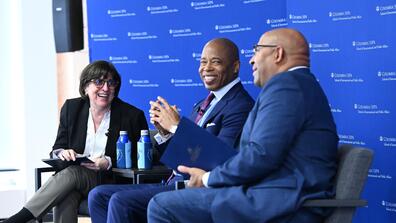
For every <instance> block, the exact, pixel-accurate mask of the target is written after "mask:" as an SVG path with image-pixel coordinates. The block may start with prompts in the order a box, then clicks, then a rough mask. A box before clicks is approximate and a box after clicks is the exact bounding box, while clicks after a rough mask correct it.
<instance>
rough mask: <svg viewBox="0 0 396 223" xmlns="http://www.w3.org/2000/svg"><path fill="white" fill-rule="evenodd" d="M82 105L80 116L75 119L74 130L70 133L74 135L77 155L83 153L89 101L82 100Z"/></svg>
mask: <svg viewBox="0 0 396 223" xmlns="http://www.w3.org/2000/svg"><path fill="white" fill-rule="evenodd" d="M82 102H83V105H82V109H81V113H80V115H79V116H78V117H77V119H76V122H75V124H74V126H73V128H75V129H74V130H73V129H72V130H71V132H73V133H74V137H72V139H71V140H73V138H74V139H75V140H76V144H77V145H78V147H77V148H74V149H76V150H78V151H76V152H77V153H81V154H82V153H84V150H85V142H86V137H87V124H88V115H89V100H83V101H82Z"/></svg>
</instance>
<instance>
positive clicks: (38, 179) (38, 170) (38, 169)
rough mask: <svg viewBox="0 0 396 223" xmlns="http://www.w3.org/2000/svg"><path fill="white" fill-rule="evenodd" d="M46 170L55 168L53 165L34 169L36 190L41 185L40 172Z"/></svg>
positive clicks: (50, 170)
mask: <svg viewBox="0 0 396 223" xmlns="http://www.w3.org/2000/svg"><path fill="white" fill-rule="evenodd" d="M46 172H55V169H54V168H53V167H39V168H35V169H34V176H35V178H34V179H35V190H36V191H37V190H38V189H39V188H40V187H41V173H46Z"/></svg>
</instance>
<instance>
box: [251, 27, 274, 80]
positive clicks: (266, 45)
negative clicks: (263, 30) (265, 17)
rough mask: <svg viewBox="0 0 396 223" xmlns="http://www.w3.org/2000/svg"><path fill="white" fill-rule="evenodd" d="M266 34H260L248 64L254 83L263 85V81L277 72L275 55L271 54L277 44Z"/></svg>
mask: <svg viewBox="0 0 396 223" xmlns="http://www.w3.org/2000/svg"><path fill="white" fill-rule="evenodd" d="M270 39H271V38H268V37H267V35H266V34H264V35H263V36H261V38H260V40H259V42H258V43H257V47H256V48H255V50H254V55H253V57H252V58H251V59H250V64H251V65H252V69H253V78H254V84H255V85H256V86H259V87H263V86H264V85H265V83H267V81H268V80H269V79H270V78H271V77H272V76H273V75H274V74H275V73H277V69H278V68H277V66H276V63H275V59H276V58H275V57H274V56H273V53H274V51H275V50H276V49H277V46H276V45H274V43H273V41H271V40H270Z"/></svg>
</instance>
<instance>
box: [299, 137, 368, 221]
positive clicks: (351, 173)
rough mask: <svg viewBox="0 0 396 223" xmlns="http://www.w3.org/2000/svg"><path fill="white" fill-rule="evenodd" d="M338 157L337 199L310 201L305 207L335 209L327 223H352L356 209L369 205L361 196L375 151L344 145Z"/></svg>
mask: <svg viewBox="0 0 396 223" xmlns="http://www.w3.org/2000/svg"><path fill="white" fill-rule="evenodd" d="M338 157H339V162H338V171H337V177H336V179H335V181H336V196H335V198H334V199H322V200H308V201H306V202H305V203H304V204H303V206H304V207H333V208H334V211H333V213H332V214H331V215H330V216H329V217H327V218H326V219H325V221H324V222H325V223H350V222H352V219H353V216H354V214H355V210H356V207H362V206H366V205H367V201H365V200H361V199H360V194H361V192H362V190H363V187H364V184H365V182H366V178H367V174H368V169H369V168H370V165H371V161H372V159H373V151H372V150H369V149H366V148H361V147H353V146H350V145H342V146H341V147H340V148H339V151H338Z"/></svg>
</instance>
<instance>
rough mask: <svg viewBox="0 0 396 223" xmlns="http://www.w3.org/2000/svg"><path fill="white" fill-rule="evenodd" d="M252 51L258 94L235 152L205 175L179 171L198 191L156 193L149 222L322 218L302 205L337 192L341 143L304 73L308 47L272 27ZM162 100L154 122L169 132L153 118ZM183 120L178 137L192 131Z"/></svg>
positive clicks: (323, 103) (308, 75)
mask: <svg viewBox="0 0 396 223" xmlns="http://www.w3.org/2000/svg"><path fill="white" fill-rule="evenodd" d="M254 52H255V54H254V56H253V57H252V59H251V60H250V63H251V64H252V66H253V76H254V83H255V84H256V85H258V86H260V87H261V88H262V90H261V92H260V94H259V96H258V99H257V101H256V104H255V105H254V107H253V109H252V111H251V112H250V114H249V117H248V119H247V121H246V123H245V125H244V127H243V131H242V135H241V140H240V144H239V153H238V154H237V155H235V156H233V157H231V158H230V159H229V160H227V161H226V162H225V163H223V164H222V165H219V166H217V167H216V168H214V169H213V170H211V171H210V172H205V171H204V170H201V169H198V168H190V167H185V166H179V167H178V170H179V171H181V172H183V173H188V174H190V176H191V178H190V181H189V183H188V185H187V186H188V187H197V188H194V189H190V188H188V189H184V190H179V191H172V192H164V193H160V194H157V195H156V196H154V197H153V198H152V199H151V201H150V203H149V207H148V222H156V223H157V222H227V223H232V222H304V223H311V222H312V223H313V222H321V219H322V217H323V216H324V215H325V214H326V212H325V211H324V210H322V209H310V208H302V207H301V206H302V203H303V202H304V201H305V200H307V199H313V198H314V199H318V198H319V199H320V198H329V197H331V196H333V195H334V191H333V184H332V178H333V177H334V176H335V173H336V154H337V143H338V137H337V133H336V126H335V124H334V121H333V117H332V115H331V112H330V108H329V103H328V101H327V98H326V96H325V94H324V92H323V90H322V89H321V87H320V86H319V83H318V82H317V80H316V78H315V77H314V76H313V74H312V73H311V72H310V70H309V48H308V45H307V42H306V40H305V38H304V36H303V35H302V34H301V33H299V32H298V31H296V30H293V29H285V28H283V29H275V30H272V31H269V32H266V33H264V34H263V35H262V36H261V38H260V40H259V43H258V44H257V45H255V47H254ZM163 103H164V104H165V106H164V109H162V110H161V111H158V112H157V113H156V117H154V118H151V121H157V122H159V124H160V125H161V126H162V127H163V128H165V129H169V128H170V125H167V124H166V123H164V122H161V119H160V118H158V117H161V115H162V113H163V110H166V109H168V107H169V106H168V105H166V102H163ZM186 122H188V120H186V119H181V121H180V122H179V123H178V125H177V126H178V127H177V131H181V133H182V134H180V135H179V134H178V136H177V137H179V136H180V137H185V136H186V135H188V134H189V133H188V132H189V129H188V128H186V127H185V126H186V124H185V123H186ZM191 128H192V127H190V131H191ZM195 130H196V131H201V130H199V129H194V131H195ZM174 140H176V138H175V139H174ZM202 140H204V139H202ZM183 141H184V140H183ZM179 146H183V145H179Z"/></svg>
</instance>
